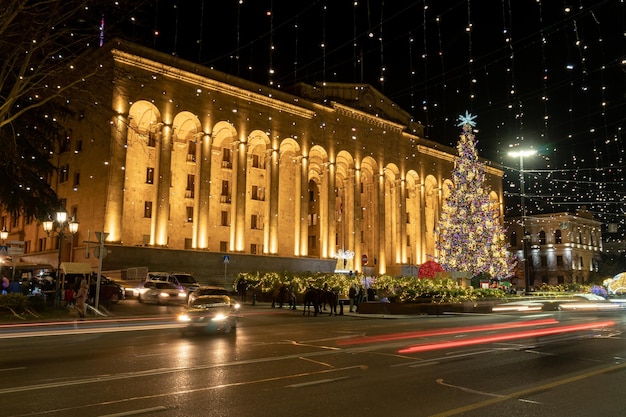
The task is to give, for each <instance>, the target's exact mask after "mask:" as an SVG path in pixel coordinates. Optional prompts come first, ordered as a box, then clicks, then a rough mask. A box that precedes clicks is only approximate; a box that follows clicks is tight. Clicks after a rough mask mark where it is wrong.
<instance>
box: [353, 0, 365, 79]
mask: <svg viewBox="0 0 626 417" xmlns="http://www.w3.org/2000/svg"><path fill="white" fill-rule="evenodd" d="M358 7H359V2H358V1H357V0H354V1H353V3H352V66H353V69H352V82H353V83H356V82H357V80H358V78H357V77H358V74H359V63H360V61H361V60H360V59H359V55H358V43H357V37H356V33H357V26H356V21H357V18H356V12H357V8H358ZM361 78H362V77H361ZM361 81H363V80H361Z"/></svg>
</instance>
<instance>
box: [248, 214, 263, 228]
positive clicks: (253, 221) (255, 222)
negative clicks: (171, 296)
mask: <svg viewBox="0 0 626 417" xmlns="http://www.w3.org/2000/svg"><path fill="white" fill-rule="evenodd" d="M250 228H251V229H252V230H263V222H262V220H261V216H259V215H258V214H253V215H252V216H251V217H250Z"/></svg>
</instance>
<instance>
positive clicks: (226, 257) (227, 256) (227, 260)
mask: <svg viewBox="0 0 626 417" xmlns="http://www.w3.org/2000/svg"><path fill="white" fill-rule="evenodd" d="M229 263H230V255H224V264H225V265H226V264H229Z"/></svg>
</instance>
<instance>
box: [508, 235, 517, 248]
mask: <svg viewBox="0 0 626 417" xmlns="http://www.w3.org/2000/svg"><path fill="white" fill-rule="evenodd" d="M509 243H510V244H511V246H517V232H511V239H510V242H509Z"/></svg>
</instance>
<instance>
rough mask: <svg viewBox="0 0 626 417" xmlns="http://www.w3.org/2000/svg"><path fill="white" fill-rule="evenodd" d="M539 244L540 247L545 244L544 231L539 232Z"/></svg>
mask: <svg viewBox="0 0 626 417" xmlns="http://www.w3.org/2000/svg"><path fill="white" fill-rule="evenodd" d="M539 244H540V245H545V244H546V232H545V231H543V230H542V231H541V232H539Z"/></svg>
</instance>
